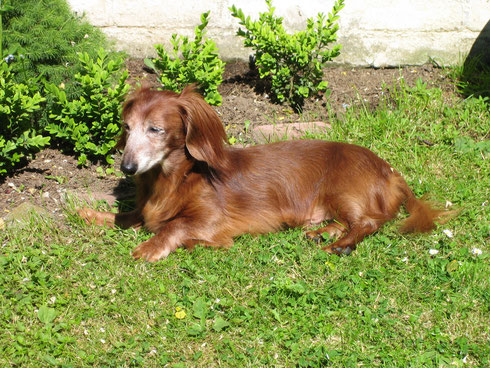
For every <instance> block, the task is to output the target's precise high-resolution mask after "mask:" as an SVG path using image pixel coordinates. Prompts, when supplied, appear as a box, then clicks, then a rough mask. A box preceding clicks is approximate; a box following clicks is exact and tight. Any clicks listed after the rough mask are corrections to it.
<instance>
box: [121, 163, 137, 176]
mask: <svg viewBox="0 0 490 368" xmlns="http://www.w3.org/2000/svg"><path fill="white" fill-rule="evenodd" d="M121 171H122V172H123V173H125V174H127V175H134V173H135V172H136V171H138V165H136V164H135V163H132V162H124V161H123V162H122V163H121Z"/></svg>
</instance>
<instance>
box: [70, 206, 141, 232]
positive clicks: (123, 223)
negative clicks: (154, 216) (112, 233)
mask: <svg viewBox="0 0 490 368" xmlns="http://www.w3.org/2000/svg"><path fill="white" fill-rule="evenodd" d="M77 212H78V215H79V216H80V217H81V218H82V219H83V220H85V222H86V223H87V224H92V223H94V224H95V225H99V226H109V227H115V226H119V227H121V228H123V229H127V228H130V227H136V228H138V227H140V226H141V225H142V223H143V219H142V217H141V213H140V211H138V210H134V211H130V212H123V213H117V214H116V213H112V212H100V211H95V210H93V209H91V208H87V207H84V208H81V209H79V210H78V211H77Z"/></svg>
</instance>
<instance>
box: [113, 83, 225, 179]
mask: <svg viewBox="0 0 490 368" xmlns="http://www.w3.org/2000/svg"><path fill="white" fill-rule="evenodd" d="M122 120H123V126H124V130H123V133H122V135H121V139H120V141H119V144H118V148H124V153H123V160H122V163H121V170H122V171H123V172H124V173H126V174H130V175H138V174H142V173H144V172H146V171H148V170H150V169H152V168H154V167H155V166H157V165H162V167H163V168H164V170H165V168H167V169H168V166H167V164H168V163H166V159H167V158H169V157H170V155H171V154H172V153H173V152H174V151H176V150H180V151H182V153H185V151H186V150H187V152H188V155H189V156H190V157H192V158H194V159H195V160H198V161H204V162H206V163H207V164H208V165H209V166H211V167H213V168H218V167H219V166H220V162H221V161H222V160H223V156H224V142H225V141H226V133H225V131H224V129H223V125H222V123H221V121H220V119H219V117H218V115H217V114H216V112H215V111H214V110H213V109H212V108H211V107H210V106H209V105H208V104H207V103H206V102H205V101H204V100H203V98H202V97H201V96H200V95H199V94H197V93H196V92H194V88H193V87H192V86H189V87H186V88H185V89H184V90H183V91H182V93H180V94H178V93H175V92H171V91H156V90H152V89H150V88H147V87H143V88H140V89H138V90H137V91H136V92H134V93H133V94H132V95H131V96H129V98H128V99H127V101H126V103H125V104H124V106H123V112H122ZM165 171H166V170H165Z"/></svg>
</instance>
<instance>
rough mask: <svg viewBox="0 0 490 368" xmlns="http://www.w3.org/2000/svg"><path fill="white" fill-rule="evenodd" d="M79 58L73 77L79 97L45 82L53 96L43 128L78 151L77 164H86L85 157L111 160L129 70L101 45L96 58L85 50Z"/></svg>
mask: <svg viewBox="0 0 490 368" xmlns="http://www.w3.org/2000/svg"><path fill="white" fill-rule="evenodd" d="M79 61H80V63H81V65H82V66H83V71H82V72H81V73H77V74H76V75H75V77H74V78H75V81H76V83H77V88H79V89H80V96H79V97H77V98H73V99H70V98H68V97H67V95H66V93H65V91H64V90H63V86H56V85H55V84H47V85H46V91H47V93H48V94H49V95H51V96H52V98H53V100H54V101H53V105H52V107H51V109H50V111H49V117H50V119H52V122H51V123H50V124H48V126H47V127H46V130H47V131H48V132H49V133H50V134H52V135H53V136H55V137H56V138H57V140H58V141H59V142H61V143H62V144H63V145H64V146H65V147H66V146H68V147H70V148H71V149H73V151H74V152H76V153H77V154H78V162H79V164H81V165H85V164H86V163H87V158H89V159H91V160H100V159H102V158H105V159H106V161H107V162H108V163H112V162H113V160H112V156H111V153H110V152H111V150H112V149H113V148H114V146H115V144H116V142H115V138H116V136H117V135H118V134H119V132H120V124H119V116H120V108H121V102H122V101H123V99H124V96H125V95H126V93H127V92H128V90H129V88H130V86H129V85H128V84H126V83H125V81H126V79H127V77H128V72H127V70H124V71H122V70H121V68H122V66H123V60H122V59H121V58H117V59H114V60H111V59H110V58H109V56H108V54H107V53H106V52H105V51H104V50H103V49H99V50H98V56H97V60H96V61H94V60H93V59H92V58H90V56H89V55H88V54H87V53H81V54H79Z"/></svg>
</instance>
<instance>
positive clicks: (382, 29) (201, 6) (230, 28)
mask: <svg viewBox="0 0 490 368" xmlns="http://www.w3.org/2000/svg"><path fill="white" fill-rule="evenodd" d="M69 3H70V4H71V6H72V9H73V10H74V11H75V12H76V13H78V14H82V13H84V14H85V15H86V18H87V19H88V20H89V21H90V22H91V23H92V24H93V25H95V26H97V27H100V28H101V29H102V30H103V31H104V32H105V33H106V34H107V35H108V36H109V37H110V38H111V39H114V40H115V41H116V45H117V47H118V48H119V49H121V50H125V51H127V52H128V53H129V54H130V55H133V56H138V57H144V56H154V55H155V53H154V49H153V44H156V43H163V44H167V45H168V44H169V43H168V40H169V38H170V36H171V34H172V33H179V34H183V35H189V36H192V35H193V29H194V27H195V26H196V25H197V24H199V22H200V14H201V13H203V12H205V11H207V10H211V14H210V22H209V25H208V28H207V30H208V37H210V38H213V39H214V40H215V42H216V43H217V45H218V48H219V50H220V55H221V57H222V58H224V59H234V58H240V59H248V55H249V54H250V53H251V50H249V49H244V48H243V46H242V40H241V39H240V38H238V37H236V36H235V33H236V30H237V28H238V22H237V20H236V19H235V18H232V17H231V15H230V11H229V10H228V8H229V7H230V6H231V5H232V4H235V5H236V6H237V7H239V8H242V9H243V11H244V13H245V14H246V15H248V14H249V15H252V17H257V14H258V13H259V12H262V11H264V10H265V9H266V5H265V2H264V0H214V1H213V0H200V1H195V0H194V1H193V0H138V1H134V0H69ZM333 3H334V1H333V0H275V1H274V3H273V5H274V6H275V7H276V14H277V15H280V16H283V17H284V18H285V25H286V26H287V28H288V29H290V30H298V29H301V28H303V27H304V25H305V23H306V18H308V17H312V16H315V15H316V14H317V13H318V12H324V13H328V12H330V10H331V8H332V5H333ZM489 17H490V0H410V1H407V0H370V1H365V0H346V1H345V8H344V9H342V10H341V12H340V21H339V25H340V32H339V43H341V44H342V45H343V51H342V54H341V56H340V57H339V58H337V59H336V62H339V63H346V64H351V65H360V66H396V65H400V64H423V63H426V62H427V61H428V60H429V57H431V58H435V59H436V60H438V61H439V62H442V63H444V64H452V63H456V62H458V61H461V58H462V55H464V54H466V53H468V52H469V51H470V49H471V47H472V46H473V44H474V43H475V40H476V39H477V38H478V37H480V41H481V40H482V39H483V40H484V43H483V44H484V45H488V47H489V49H490V44H488V40H489V32H490V30H489V27H488V24H487V23H488V22H489ZM486 25H487V27H486V30H485V31H484V32H482V30H483V29H484V28H485V26H486Z"/></svg>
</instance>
